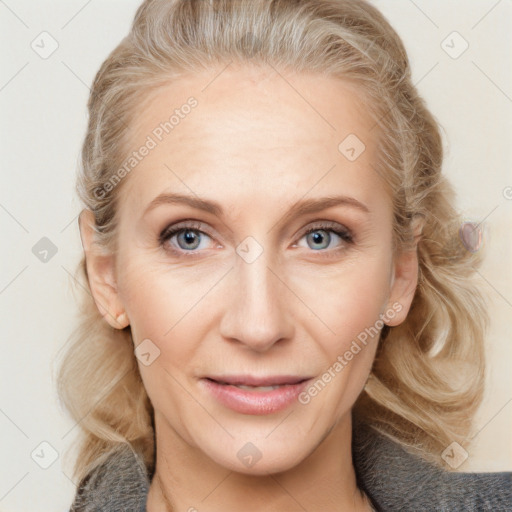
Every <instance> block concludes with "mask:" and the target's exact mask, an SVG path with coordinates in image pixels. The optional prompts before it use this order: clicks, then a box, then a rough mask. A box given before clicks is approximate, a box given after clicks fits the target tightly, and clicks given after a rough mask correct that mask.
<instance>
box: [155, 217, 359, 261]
mask: <svg viewBox="0 0 512 512" xmlns="http://www.w3.org/2000/svg"><path fill="white" fill-rule="evenodd" d="M202 227H203V224H202V223H201V222H197V221H189V222H186V221H185V224H181V223H180V224H178V225H174V226H168V227H166V228H165V229H164V230H163V231H162V232H161V233H160V236H159V237H158V242H159V244H160V245H161V246H162V247H163V246H164V245H165V244H166V242H168V240H170V239H171V238H172V237H173V236H174V235H176V234H179V233H181V232H183V231H196V232H199V233H202V234H205V235H207V236H208V237H210V238H212V237H211V236H210V235H209V234H208V233H207V232H205V231H203V230H202V229H201V228H202ZM322 230H323V231H327V232H332V233H334V234H335V235H338V236H339V237H340V238H341V239H342V240H343V241H344V242H345V243H346V244H353V243H354V238H353V235H352V233H351V232H350V231H349V230H348V229H346V228H345V229H341V228H340V225H339V224H338V223H336V222H329V221H319V222H318V223H317V224H314V225H313V226H311V227H310V228H309V229H308V230H307V231H305V232H304V233H302V235H301V236H300V238H299V239H302V238H304V237H305V236H307V235H309V234H310V233H313V232H315V231H322ZM343 249H346V248H345V247H343V246H340V247H337V248H335V249H330V250H329V249H320V250H318V251H313V252H321V253H333V252H334V253H339V252H340V251H341V250H343ZM166 250H170V251H171V252H172V253H173V254H175V255H177V256H183V257H185V258H187V257H188V258H190V257H194V256H195V255H197V251H184V250H182V249H176V248H174V247H171V248H170V249H166ZM187 253H189V254H187Z"/></svg>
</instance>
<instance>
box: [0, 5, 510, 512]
mask: <svg viewBox="0 0 512 512" xmlns="http://www.w3.org/2000/svg"><path fill="white" fill-rule="evenodd" d="M374 3H375V5H376V6H377V7H379V8H380V9H381V10H382V11H383V13H384V14H385V15H386V16H387V17H388V19H389V20H390V21H391V23H392V25H393V26H394V27H395V28H396V30H397V31H398V33H399V34H400V35H401V36H402V38H403V40H404V42H405V45H406V47H407V49H408V52H409V56H410V58H411V62H412V70H413V77H414V81H415V83H416V84H417V85H418V88H419V90H420V93H421V94H422V95H423V96H424V97H425V99H426V100H427V103H428V105H429V107H430V109H431V111H432V112H433V114H434V115H435V117H436V118H437V119H438V121H439V122H440V124H441V126H442V129H443V136H444V139H445V147H446V161H445V172H446V174H447V175H448V176H449V177H450V178H451V180H452V181H453V182H454V184H455V188H456V190H457V192H458V198H457V201H458V206H459V208H460V209H461V210H462V211H463V212H464V215H465V217H466V219H467V220H470V221H476V222H481V221H484V224H482V226H485V229H484V248H485V250H486V252H487V259H486V262H485V264H484V266H483V268H482V269H481V270H480V275H479V279H480V280H481V283H482V287H483V289H484V291H485V293H486V295H487V296H488V299H489V304H490V309H491V316H492V326H491V330H490V332H489V336H488V339H487V347H488V354H489V356H488V362H489V375H488V386H487V393H486V400H485V402H484V404H483V406H482V407H481V409H480V411H479V414H478V418H477V426H478V428H479V433H478V434H477V436H476V438H475V440H474V446H473V447H472V448H471V450H470V452H469V458H468V459H467V460H466V462H464V464H463V465H462V466H461V467H460V470H462V471H500V470H512V448H511V438H512V436H511V432H512V377H511V374H512V372H511V371H510V367H511V362H512V339H511V335H510V318H511V317H512V268H511V266H512V254H511V252H512V251H511V237H510V232H511V228H512V174H511V169H512V167H511V164H512V158H511V156H512V150H511V123H512V77H511V69H512V68H511V65H510V63H511V62H512V55H511V52H512V41H511V39H512V37H511V33H512V23H511V21H512V4H511V3H510V1H508V0H501V1H500V0H478V1H477V0H472V1H469V0H459V1H455V0H449V1H448V0H435V1H433V0H428V1H427V0H414V1H412V0H375V1H374ZM138 4H139V1H135V0H118V1H113V0H101V1H100V0H89V1H87V0H65V1H64V0H61V1H49V0H46V1H35V0H32V1H29V0H5V1H3V0H1V1H0V29H1V38H2V57H1V59H2V61H1V74H0V108H1V129H2V132H1V135H2V136H1V138H0V144H1V155H2V158H1V170H2V171H1V188H0V225H1V234H2V243H1V246H2V251H1V271H0V308H1V319H2V324H1V329H2V357H1V358H0V374H1V376H2V381H1V382H2V385H1V386H0V432H1V437H0V446H1V448H0V450H1V451H0V461H1V472H0V510H1V511H2V512H29V511H30V512H34V511H35V510H37V511H39V512H45V511H48V512H49V511H52V512H55V511H58V510H60V511H67V510H68V508H69V505H70V503H71V500H72V498H73V496H74V492H75V489H74V483H73V482H72V480H71V479H70V475H71V465H70V461H69V460H64V455H65V453H66V451H67V450H68V448H69V447H70V446H72V445H73V441H74V439H75V436H76V433H77V431H78V428H77V426H76V424H75V423H74V422H73V421H71V419H70V418H69V417H68V416H67V414H66V412H65V411H64V410H62V408H61V407H60V405H59V402H58V399H57V397H56V391H55V381H54V376H55V370H56V368H57V364H58V360H59V357H61V355H62V353H63V347H64V346H65V344H66V340H67V337H68V335H69V333H70V331H71V329H72V326H73V324H74V322H75V319H76V306H75V303H74V299H73V295H72V292H71V287H72V278H71V277H70V274H73V272H74V270H75V268H76V265H77V263H78V261H79V258H80V255H81V250H82V249H81V244H80V238H79V233H78V224H77V215H78V213H79V204H78V200H77V198H76V197H75V194H74V190H73V187H74V180H75V173H76V168H77V162H78V158H79V151H80V147H81V143H82V140H83V136H84V134H85V127H86V120H87V112H86V102H87V99H88V94H89V86H90V85H91V82H92V79H93V77H94V75H95V73H96V71H97V70H98V68H99V67H100V65H101V63H102V62H103V60H104V59H105V58H106V56H107V54H108V53H109V52H110V51H111V50H112V49H113V48H114V47H115V46H116V45H117V44H118V43H119V41H120V40H121V38H122V37H124V36H125V35H126V33H127V31H128V29H129V26H130V23H131V21H132V18H133V15H134V13H135V10H136V8H137V6H138ZM42 32H46V34H42V35H41V33H42ZM454 32H455V33H454ZM41 40H43V42H41ZM52 45H53V46H55V45H58V46H57V47H56V49H55V51H53V53H52V54H51V55H46V54H45V52H50V51H51V50H53V47H52ZM466 46H467V48H466ZM43 57H45V58H43ZM41 239H44V240H43V241H41ZM46 239H48V240H46ZM38 244H39V245H38ZM40 247H45V248H46V249H45V250H48V251H49V252H48V255H47V261H46V262H45V261H41V259H40V256H39V257H38V249H40ZM41 443H43V444H41ZM44 466H48V467H46V468H45V467H44Z"/></svg>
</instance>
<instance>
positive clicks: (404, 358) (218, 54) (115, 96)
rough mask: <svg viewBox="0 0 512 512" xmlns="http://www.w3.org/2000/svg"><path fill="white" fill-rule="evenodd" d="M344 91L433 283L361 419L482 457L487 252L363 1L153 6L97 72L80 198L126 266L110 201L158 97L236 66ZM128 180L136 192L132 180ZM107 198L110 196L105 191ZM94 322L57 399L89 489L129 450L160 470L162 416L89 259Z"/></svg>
mask: <svg viewBox="0 0 512 512" xmlns="http://www.w3.org/2000/svg"><path fill="white" fill-rule="evenodd" d="M231 62H235V63H239V64H248V65H252V64H254V65H256V64H261V65H268V64H270V65H272V66H273V67H274V68H276V69H290V70H293V71H296V72H308V73H309V72H313V73H318V74H322V75H324V76H333V77H339V78H340V79H342V80H346V81H350V82H352V83H353V84H355V85H357V87H358V90H359V91H360V93H361V96H362V97H364V98H365V100H366V101H367V106H368V109H369V114H370V115H371V116H373V118H374V120H375V126H376V127H377V130H378V133H379V136H380V158H379V162H378V165H377V167H376V171H377V172H379V174H380V175H381V176H382V177H383V178H384V179H385V180H386V182H387V184H388V185H389V189H390V190H391V191H392V201H393V207H394V227H393V238H394V242H395V249H396V250H399V249H402V248H406V247H408V246H411V244H412V243H413V236H412V229H411V223H412V221H413V219H414V218H416V217H417V216H421V217H422V218H423V219H424V221H425V224H424V228H423V235H422V238H421V240H420V241H419V244H418V248H417V251H418V258H419V282H418V286H417V289H416V293H415V296H414V299H413V302H412V306H411V309H410V312H409V314H408V316H407V319H406V320H405V321H404V322H403V323H402V324H401V325H399V326H396V327H388V326H385V327H384V329H383V331H382V335H381V341H380V342H379V346H378V349H377V354H376V358H375V362H374V365H373V368H372V370H371V374H370V377H369V379H368V381H367V384H366V386H365V389H364V391H363V392H362V394H361V395H360V397H359V398H358V400H357V402H356V404H355V406H354V414H355V415H356V416H357V417H358V418H362V419H364V420H365V421H367V422H369V423H370V424H371V425H373V427H374V428H376V429H378V430H379V431H381V432H382V433H384V434H385V435H387V436H390V437H392V438H393V439H395V440H396V441H398V442H400V443H402V445H404V446H405V447H407V448H408V449H410V450H413V451H416V452H417V453H419V454H421V455H422V456H423V457H425V458H426V459H429V460H431V461H433V462H437V463H439V462H440V454H441V452H442V450H443V449H444V448H446V447H447V446H448V445H449V444H450V443H452V442H453V441H457V442H458V443H459V444H461V445H462V446H465V445H467V442H468V439H469V435H470V433H471V429H472V418H473V416H474V413H475V411H476V409H477V407H478V406H479V404H480V402H481V400H482V393H483V383H484V342H483V340H484V332H485V328H486V325H487V322H488V317H487V312H486V309H485V307H484V300H483V298H482V297H481V295H480V292H479V291H478V289H477V287H476V284H475V283H474V282H473V277H474V272H475V268H476V267H477V266H478V265H479V264H480V260H481V252H473V251H470V250H467V249H466V248H465V247H464V245H463V244H462V243H461V240H460V237H459V228H460V226H461V221H462V219H461V217H460V216H459V214H458V213H457V211H456V210H455V209H454V206H453V204H454V194H453V191H452V188H451V186H450V184H449V183H448V182H447V181H446V179H445V178H444V176H443V175H442V174H441V164H442V157H443V154H442V153H443V151H442V140H441V137H440V133H439V128H438V125H437V123H436V121H435V120H434V118H433V116H432V115H431V114H430V112H429V111H428V110H427V108H426V107H425V104H424V102H423V100H422V99H421V98H420V97H419V95H418V92H417V90H416V88H415V86H414V85H413V83H412V81H411V74H410V67H409V62H408V57H407V54H406V51H405V49H404V47H403V44H402V42H401V40H400V38H399V37H398V35H397V34H396V32H395V31H394V30H393V29H392V27H391V26H390V25H389V23H388V22H387V20H386V19H385V18H384V17H383V16H382V14H380V13H379V11H378V10H376V9H375V8H374V7H373V6H371V5H370V4H368V3H366V2H365V1H363V0H357V1H356V0H303V1H294V0H210V1H207V0H146V1H145V2H144V3H143V4H142V5H141V6H140V7H139V9H138V11H137V13H136V16H135V19H134V22H133V25H132V28H131V31H130V33H129V35H128V36H127V37H125V38H124V39H123V40H122V41H121V43H120V44H119V45H118V46H117V48H115V50H114V51H113V52H112V53H111V54H110V55H109V56H108V58H107V59H106V60H105V62H104V63H103V64H102V66H101V68H100V70H99V71H98V73H97V75H96V77H95V80H94V83H93V86H92V89H91V94H90V98H89V103H88V108H89V114H90V116H89V124H88V129H87V134H86V137H85V141H84V144H83V149H82V165H81V169H80V171H79V175H78V180H77V192H78V195H79V197H80V199H81V201H82V202H83V205H84V207H85V208H87V209H89V210H91V211H92V212H93V213H94V218H95V223H96V225H95V235H96V237H97V240H98V242H99V243H100V244H103V245H104V246H105V247H106V248H109V250H113V251H115V235H116V222H117V217H116V204H117V198H118V197H119V194H120V191H121V190H122V186H121V185H122V183H120V185H119V186H117V187H114V188H113V189H112V190H111V191H110V192H108V193H102V194H98V193H97V191H98V189H101V187H102V186H103V184H105V183H106V182H108V181H109V180H110V179H111V178H112V176H113V175H114V173H115V172H116V170H117V169H118V168H119V166H120V165H121V163H122V161H123V156H124V149H126V148H127V147H128V135H127V129H128V127H129V126H130V125H131V122H132V118H133V116H134V114H135V113H136V110H137V108H140V105H141V102H143V101H144V98H146V97H147V94H148V92H149V91H150V90H153V89H155V88H156V87H158V86H159V85H162V84H164V83H166V82H169V81H171V80H173V79H178V80H179V76H180V75H181V74H186V73H194V72H197V71H198V70H202V69H211V68H212V67H214V66H221V65H226V64H227V63H231ZM127 179H129V178H127ZM103 190H104V189H103ZM77 271H78V273H79V274H80V277H82V278H84V279H85V282H86V288H87V290H86V292H87V293H86V292H84V293H83V297H82V302H81V317H80V322H79V325H78V326H77V329H76V331H75V332H74V333H73V334H72V337H71V340H70V341H71V342H72V343H71V344H70V347H69V349H68V351H67V353H66V355H65V358H64V359H63V361H62V363H61V366H60V368H59V374H58V392H59V396H60V398H61V400H62V403H63V404H64V405H65V407H66V408H67V409H68V410H69V412H70V414H71V416H72V418H73V419H74V420H75V421H76V422H77V423H78V424H79V426H80V429H81V442H80V445H79V452H78V456H77V458H76V463H75V467H74V476H75V477H76V478H78V479H82V478H83V477H85V476H86V475H87V474H88V473H89V472H90V471H92V470H93V469H94V468H95V467H97V466H98V465H100V464H101V463H102V462H103V461H104V460H105V459H106V457H108V455H109V454H111V453H112V452H113V451H115V450H116V449H117V448H119V445H120V444H126V443H127V444H129V445H130V446H131V447H132V448H133V449H134V450H136V451H138V452H139V453H140V454H141V455H142V456H143V459H144V461H145V463H146V465H147V467H148V468H149V469H150V470H151V471H152V470H153V464H154V457H155V440H154V428H153V427H154V425H153V409H152V405H151V403H150V401H149V398H148V396H147V394H146V391H145V389H144V386H143V382H142V380H141V377H140V374H139V371H138V367H137V364H136V359H135V356H134V351H133V345H132V340H131V336H130V327H129V326H128V327H127V328H125V329H123V330H116V329H113V328H112V327H110V325H109V324H108V323H107V322H106V321H105V320H104V319H103V318H102V316H101V315H100V313H99V311H98V309H97V308H96V305H95V303H94V301H93V298H92V295H91V294H90V288H89V285H88V276H87V270H86V266H85V257H84V258H82V261H81V262H80V264H79V267H78V269H77Z"/></svg>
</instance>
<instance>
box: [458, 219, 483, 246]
mask: <svg viewBox="0 0 512 512" xmlns="http://www.w3.org/2000/svg"><path fill="white" fill-rule="evenodd" d="M459 235H460V238H461V240H462V243H463V244H464V247H465V248H466V249H467V250H468V251H470V252H476V251H478V249H480V247H481V246H482V230H481V229H480V227H479V226H478V224H475V223H473V222H464V223H463V224H462V225H461V227H460V229H459Z"/></svg>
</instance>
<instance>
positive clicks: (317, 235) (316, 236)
mask: <svg viewBox="0 0 512 512" xmlns="http://www.w3.org/2000/svg"><path fill="white" fill-rule="evenodd" d="M311 235H312V238H313V243H315V244H321V243H322V241H323V239H324V236H325V231H324V230H318V231H314V232H313V233H311Z"/></svg>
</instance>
